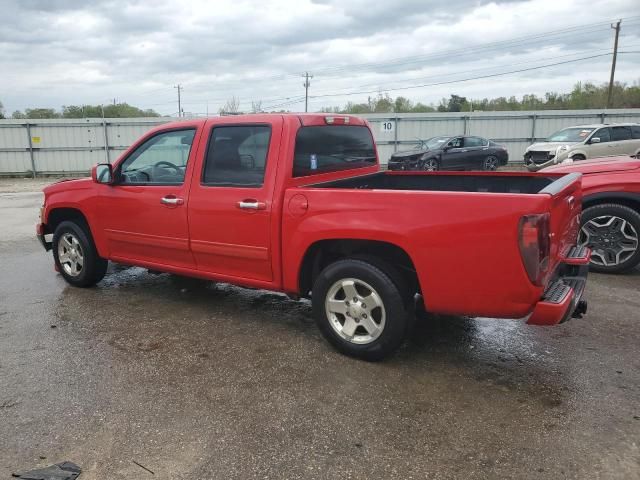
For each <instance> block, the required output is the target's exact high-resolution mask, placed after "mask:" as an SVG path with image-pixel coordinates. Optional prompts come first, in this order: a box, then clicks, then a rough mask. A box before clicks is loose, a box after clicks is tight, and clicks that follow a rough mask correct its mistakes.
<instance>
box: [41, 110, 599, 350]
mask: <svg viewBox="0 0 640 480" xmlns="http://www.w3.org/2000/svg"><path fill="white" fill-rule="evenodd" d="M44 193H45V203H44V206H43V208H42V213H41V222H40V223H39V225H38V226H37V233H38V236H39V238H40V240H41V242H42V243H43V245H44V246H45V248H46V249H47V250H48V249H53V257H54V260H55V265H56V269H57V270H58V271H59V272H60V274H62V276H63V277H64V278H65V280H66V281H67V282H68V283H70V284H72V285H75V286H78V287H86V286H90V285H94V284H95V283H96V282H99V281H100V280H101V279H102V278H103V276H104V275H105V272H106V269H107V261H108V260H111V261H113V262H118V263H123V264H130V265H138V266H142V267H146V268H148V269H150V270H154V271H162V272H170V273H174V274H179V275H186V276H193V277H199V278H203V279H210V280H218V281H224V282H230V283H234V284H237V285H243V286H247V287H254V288H256V287H257V288H263V289H269V290H276V291H281V292H285V293H287V294H289V295H291V296H294V297H308V298H312V304H313V312H314V316H315V319H316V322H317V324H318V326H319V328H320V330H321V331H322V333H323V335H324V336H325V337H326V338H327V339H328V340H329V341H330V342H331V343H332V344H333V345H334V346H335V347H336V348H338V349H339V350H340V351H342V352H344V353H346V354H349V355H352V356H356V357H360V358H365V359H369V360H373V359H379V358H382V357H384V356H385V355H387V354H389V353H391V352H393V351H394V350H395V349H396V348H397V347H398V346H399V345H400V344H401V343H402V341H403V339H404V337H405V334H406V332H407V329H408V327H409V325H410V323H411V319H412V318H413V309H414V306H415V304H416V300H420V296H421V298H422V302H423V303H424V305H425V307H426V309H427V310H428V311H430V312H435V313H443V314H457V315H470V316H487V317H498V318H523V317H526V316H527V315H529V318H528V322H529V323H531V324H543V325H551V324H555V323H558V322H562V321H564V320H566V319H568V318H569V317H571V316H572V315H573V316H580V315H581V314H582V313H584V311H585V310H586V302H584V301H583V300H581V297H582V293H583V290H584V285H585V279H586V274H587V268H588V266H587V265H588V262H589V258H590V251H589V249H588V248H579V247H578V246H577V244H576V242H577V237H578V231H579V219H580V211H581V207H580V204H581V195H582V192H581V175H580V174H579V173H571V174H551V173H549V174H532V173H515V172H504V173H502V172H500V173H496V172H487V173H469V172H460V173H440V172H439V173H427V172H425V173H420V172H385V171H381V170H380V169H379V166H378V158H377V153H376V149H375V144H374V141H373V137H372V135H371V131H370V129H369V127H368V125H367V123H366V122H365V121H364V120H362V119H359V118H356V117H351V116H330V115H323V114H322V115H321V114H304V115H294V114H287V115H249V116H235V117H221V118H209V119H199V120H189V121H182V122H176V123H170V124H166V125H163V126H161V127H158V128H156V129H155V130H152V131H150V132H149V133H147V134H146V135H145V136H144V137H143V138H141V139H140V140H139V141H138V142H136V143H135V144H134V145H133V146H132V147H131V148H129V149H128V150H127V151H126V152H125V153H124V154H123V155H122V156H121V157H120V158H119V159H118V160H117V161H116V162H114V164H113V165H110V164H101V165H97V166H95V167H94V168H93V170H92V178H91V179H81V180H73V181H66V182H62V183H57V184H54V185H51V186H49V187H47V188H45V190H44ZM418 295H419V296H418Z"/></svg>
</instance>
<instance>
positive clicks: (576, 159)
mask: <svg viewBox="0 0 640 480" xmlns="http://www.w3.org/2000/svg"><path fill="white" fill-rule="evenodd" d="M586 159H587V157H585V156H584V155H580V154H578V155H573V156H572V157H571V160H573V161H574V162H579V161H582V160H586Z"/></svg>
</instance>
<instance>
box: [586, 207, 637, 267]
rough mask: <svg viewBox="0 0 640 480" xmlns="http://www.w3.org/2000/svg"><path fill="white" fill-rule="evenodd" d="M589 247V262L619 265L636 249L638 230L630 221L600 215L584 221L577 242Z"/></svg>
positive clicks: (601, 264)
mask: <svg viewBox="0 0 640 480" xmlns="http://www.w3.org/2000/svg"><path fill="white" fill-rule="evenodd" d="M578 243H579V244H580V245H581V246H587V247H589V248H591V263H593V264H594V265H600V266H603V267H612V266H616V265H620V264H621V263H624V262H626V261H627V260H629V259H630V258H631V257H632V256H633V255H635V253H636V251H637V250H638V244H639V242H638V232H637V231H636V229H635V228H634V226H633V225H631V223H629V222H628V221H626V220H625V219H624V218H621V217H617V216H615V215H602V216H600V217H595V218H592V219H591V220H589V221H588V222H586V223H585V224H584V225H583V226H582V228H581V229H580V238H579V242H578Z"/></svg>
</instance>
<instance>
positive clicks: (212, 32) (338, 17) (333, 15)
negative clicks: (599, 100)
mask: <svg viewBox="0 0 640 480" xmlns="http://www.w3.org/2000/svg"><path fill="white" fill-rule="evenodd" d="M636 1H637V0H611V1H609V2H600V3H597V2H589V1H586V0H568V1H565V2H556V1H552V0H529V1H497V2H487V1H477V0H450V1H447V2H443V1H436V0H427V1H424V0H398V1H394V2H371V1H370V0H351V1H349V2H344V1H338V0H293V1H287V0H273V1H262V2H258V1H247V0H235V1H231V0H220V1H217V2H215V3H214V2H209V1H206V0H197V1H192V2H180V1H178V0H162V1H155V2H142V1H124V0H109V1H99V0H98V1H94V2H91V3H87V2H85V1H80V0H78V1H75V0H64V1H56V2H49V1H45V0H21V1H14V0H9V1H7V0H5V1H3V17H4V18H5V19H8V21H6V22H5V24H4V25H3V28H2V29H0V72H1V74H0V100H1V101H2V102H3V103H4V104H5V107H6V109H7V110H8V111H12V110H15V109H23V108H28V107H33V106H50V107H56V108H59V107H60V106H61V105H65V104H66V105H68V104H77V103H103V102H107V101H109V99H112V98H114V97H115V98H117V99H118V100H120V101H127V102H129V103H131V104H134V105H138V106H141V107H143V108H154V109H156V110H158V111H160V112H162V113H165V114H171V113H174V112H175V111H176V110H177V107H176V106H175V89H174V88H173V86H174V85H175V84H177V83H180V84H182V85H183V86H184V95H183V98H184V102H185V110H187V111H192V112H197V113H204V112H205V110H206V109H207V108H208V109H209V111H210V112H215V111H217V109H218V108H219V107H220V106H221V105H223V104H224V102H225V100H226V99H227V98H229V97H231V96H232V95H235V96H236V97H239V98H240V100H241V102H242V104H243V107H246V108H248V107H249V106H250V102H251V101H252V100H262V101H263V104H264V105H266V106H269V105H277V104H282V103H287V100H286V99H287V98H289V99H294V98H299V97H300V96H301V95H303V94H304V89H303V88H302V79H301V77H300V75H301V74H302V73H303V72H305V71H309V72H311V73H312V74H313V75H314V78H313V80H312V86H311V89H310V94H311V95H312V96H315V97H316V98H312V99H311V106H312V107H313V108H320V107H321V106H325V105H335V104H344V103H345V102H346V101H348V100H352V101H362V100H363V99H366V96H367V95H368V94H361V95H352V96H344V97H318V96H319V95H323V94H331V93H339V92H343V93H344V92H354V91H355V92H358V91H369V90H376V91H377V90H379V91H385V90H387V89H390V88H397V87H403V86H410V85H414V84H419V83H438V82H442V81H451V80H457V79H463V78H468V77H469V76H474V75H481V74H484V73H491V72H494V73H496V72H504V71H510V70H513V69H517V68H518V66H522V65H525V66H526V65H529V66H532V65H533V66H535V65H544V64H545V63H553V62H554V61H555V60H556V59H557V61H563V60H571V59H575V58H580V57H584V56H588V55H591V54H596V53H606V52H608V51H609V50H610V49H611V46H612V31H611V29H610V28H609V23H608V22H609V21H610V20H612V19H615V18H617V17H625V20H624V21H623V29H622V32H623V33H622V36H621V50H624V49H625V48H627V49H628V50H634V49H635V50H636V51H637V50H640V36H639V35H638V33H636V32H638V25H640V17H638V16H634V14H635V13H636V11H637V8H636V7H637V4H636ZM573 26H582V27H581V28H575V29H572V28H571V27H573ZM552 30H553V31H554V33H553V34H545V32H549V31H552ZM536 35H537V36H536ZM523 37H528V38H523ZM514 39H520V40H514ZM487 44H493V46H491V45H487ZM634 45H635V48H634V47H633V46H634ZM609 64H610V57H608V56H605V57H601V58H599V59H594V60H592V61H582V62H577V63H572V64H567V65H565V66H559V67H555V68H548V69H544V70H536V71H532V72H526V73H522V74H517V75H516V74H511V75H506V76H504V77H496V78H494V79H492V80H485V81H482V80H476V81H470V82H463V83H456V84H448V85H441V86H437V85H433V86H430V87H424V88H419V89H411V90H406V91H402V94H403V95H405V96H407V97H410V98H412V99H414V100H417V101H422V102H426V103H429V102H435V101H437V100H438V99H439V98H441V97H442V96H447V95H449V94H450V93H458V94H462V95H467V96H471V97H474V96H475V97H481V96H491V97H493V96H510V95H522V94H525V93H544V92H545V91H548V90H560V91H567V90H569V89H570V88H571V86H572V84H573V83H575V82H576V81H579V80H583V81H585V80H592V81H597V82H603V81H606V80H607V77H608V68H609ZM639 66H640V55H637V54H624V55H621V56H620V57H619V65H618V69H617V78H618V79H620V80H623V81H627V82H632V81H634V80H638V78H637V76H638V74H637V72H638V71H640V69H639V68H638V67H639ZM456 72H460V73H456ZM421 79H424V80H421ZM398 93H400V91H399V92H398ZM391 94H392V95H395V94H396V93H395V92H394V91H391ZM301 107H302V103H297V104H292V105H291V108H293V109H300V108H301Z"/></svg>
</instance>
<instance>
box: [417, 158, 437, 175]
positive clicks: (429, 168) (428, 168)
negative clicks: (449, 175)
mask: <svg viewBox="0 0 640 480" xmlns="http://www.w3.org/2000/svg"><path fill="white" fill-rule="evenodd" d="M420 170H423V171H425V172H437V171H438V170H440V162H439V161H438V159H437V158H427V159H426V160H423V161H422V163H421V164H420Z"/></svg>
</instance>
